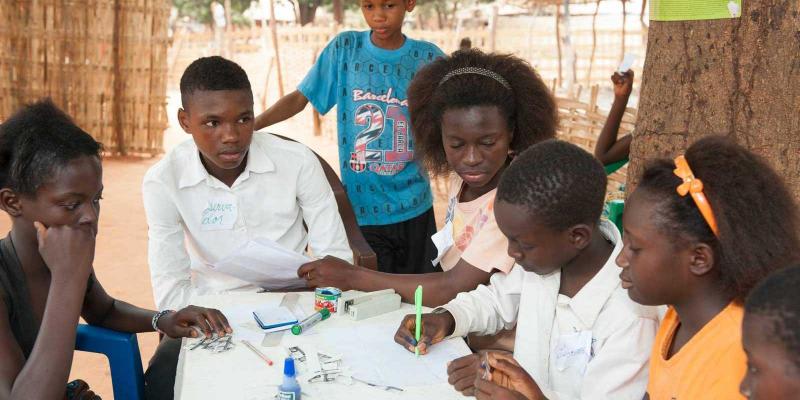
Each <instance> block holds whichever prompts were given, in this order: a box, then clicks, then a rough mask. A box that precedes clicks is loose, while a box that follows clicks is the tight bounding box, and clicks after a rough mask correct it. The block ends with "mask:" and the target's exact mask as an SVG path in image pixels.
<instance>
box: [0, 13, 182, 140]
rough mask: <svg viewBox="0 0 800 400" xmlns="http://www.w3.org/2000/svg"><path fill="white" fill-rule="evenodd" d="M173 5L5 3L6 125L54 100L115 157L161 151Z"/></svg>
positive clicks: (1, 41) (0, 48)
mask: <svg viewBox="0 0 800 400" xmlns="http://www.w3.org/2000/svg"><path fill="white" fill-rule="evenodd" d="M168 17H169V2H168V1H167V0H3V1H2V2H0V120H2V119H5V118H7V117H8V116H9V115H10V114H12V113H13V112H14V111H15V110H16V109H17V108H19V107H20V106H21V105H23V104H26V103H30V102H32V101H35V100H37V99H40V98H43V97H50V98H52V99H53V101H54V102H55V103H56V104H58V105H59V106H60V107H61V108H62V109H63V110H64V111H65V112H67V113H68V114H69V115H71V116H72V117H73V118H74V119H75V121H76V122H77V123H78V125H80V126H81V127H82V128H83V129H84V130H86V131H87V132H89V133H90V134H91V135H93V136H94V137H95V139H97V140H98V141H100V142H102V143H103V144H104V147H105V150H106V152H107V153H109V154H114V155H128V154H132V155H153V154H157V153H159V152H161V149H162V139H163V131H164V129H165V128H166V127H167V116H166V108H165V106H166V84H167V81H166V79H167V47H168V40H167V20H168Z"/></svg>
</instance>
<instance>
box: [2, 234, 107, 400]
mask: <svg viewBox="0 0 800 400" xmlns="http://www.w3.org/2000/svg"><path fill="white" fill-rule="evenodd" d="M36 225H37V226H36V229H37V235H38V239H39V253H40V254H41V256H42V258H43V259H44V261H45V263H46V265H47V266H48V268H49V269H50V273H51V278H50V289H49V291H48V293H47V302H46V304H45V309H44V314H43V315H42V321H41V325H40V328H39V333H38V336H37V337H36V342H35V344H34V346H33V350H32V351H31V354H30V357H29V358H28V359H27V360H26V359H25V357H24V355H23V352H22V349H21V348H20V346H19V344H18V343H17V341H16V339H15V338H14V335H13V334H12V333H11V326H10V324H9V321H8V319H7V318H6V317H5V316H6V315H8V310H7V308H6V307H9V305H7V304H4V303H3V302H2V301H0V399H43V400H61V399H63V398H64V394H65V391H66V384H67V378H69V370H70V367H71V366H72V354H73V352H74V351H75V327H76V325H77V323H78V316H79V315H80V310H81V303H82V302H83V297H84V294H85V292H86V282H87V281H88V277H89V273H90V272H91V268H92V267H91V265H92V260H93V258H94V243H95V242H94V232H92V231H91V230H90V229H88V228H85V227H79V228H73V227H69V226H59V227H50V228H44V226H42V225H41V224H39V223H36Z"/></svg>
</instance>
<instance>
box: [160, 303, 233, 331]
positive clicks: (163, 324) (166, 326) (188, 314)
mask: <svg viewBox="0 0 800 400" xmlns="http://www.w3.org/2000/svg"><path fill="white" fill-rule="evenodd" d="M158 329H160V330H161V331H162V332H164V334H166V335H167V336H169V337H171V338H180V337H198V336H199V335H200V333H202V334H203V335H205V336H209V337H210V336H211V335H213V334H214V333H216V334H217V336H225V335H226V334H229V333H232V332H233V329H231V326H230V324H228V319H227V318H225V316H224V315H222V313H221V312H220V311H219V310H215V309H212V308H204V307H197V306H188V307H186V308H184V309H181V310H180V311H177V312H173V313H168V314H166V315H164V316H162V317H161V318H159V319H158Z"/></svg>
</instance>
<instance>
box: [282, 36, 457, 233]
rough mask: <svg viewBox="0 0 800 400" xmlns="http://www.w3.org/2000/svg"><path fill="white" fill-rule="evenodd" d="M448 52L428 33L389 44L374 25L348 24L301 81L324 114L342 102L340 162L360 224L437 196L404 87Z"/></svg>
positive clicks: (417, 208)
mask: <svg viewBox="0 0 800 400" xmlns="http://www.w3.org/2000/svg"><path fill="white" fill-rule="evenodd" d="M442 55H444V53H442V51H441V50H440V49H439V48H438V47H436V45H434V44H431V43H428V42H424V41H419V40H413V39H409V38H406V40H405V43H403V46H402V47H400V48H399V49H396V50H386V49H382V48H380V47H377V46H375V45H374V44H373V43H372V41H371V40H370V31H364V32H354V31H349V32H342V33H340V34H339V35H337V36H336V38H334V39H333V40H332V41H331V42H330V43H329V44H328V46H327V47H325V49H324V50H323V51H322V53H321V54H320V56H319V58H318V59H317V62H316V64H314V67H312V68H311V71H309V73H308V75H306V77H305V79H303V81H302V82H301V83H300V85H299V86H298V87H297V89H298V90H299V91H300V92H302V93H303V95H305V96H306V98H307V99H308V100H309V101H310V102H311V104H312V105H313V106H314V108H316V109H317V111H319V112H320V113H322V114H324V113H326V112H328V110H330V109H331V108H332V107H333V106H334V105H336V106H337V113H338V115H337V118H336V119H337V121H338V132H339V139H338V140H339V161H340V166H339V167H340V170H341V173H342V182H343V184H344V187H345V190H346V191H347V196H348V197H349V198H350V202H351V203H352V204H353V210H354V211H355V214H356V218H357V219H358V224H359V225H388V224H394V223H398V222H402V221H406V220H409V219H411V218H414V217H416V216H418V215H420V214H422V213H424V212H425V211H427V210H428V209H429V208H430V207H431V205H432V204H433V201H432V196H431V190H430V183H429V182H428V178H427V174H425V172H424V170H423V169H422V168H421V166H420V165H419V164H418V163H417V162H415V161H414V140H413V138H412V135H411V125H410V119H409V115H408V100H407V98H406V89H408V84H409V83H410V82H411V78H413V77H414V74H415V73H416V72H417V70H418V69H419V68H421V67H422V66H423V65H425V64H427V63H429V62H431V61H433V60H434V59H435V58H437V57H439V56H442Z"/></svg>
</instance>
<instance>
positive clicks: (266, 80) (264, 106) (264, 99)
mask: <svg viewBox="0 0 800 400" xmlns="http://www.w3.org/2000/svg"><path fill="white" fill-rule="evenodd" d="M273 65H275V58H273V57H270V58H269V67H267V77H266V78H264V93H263V95H262V96H261V109H262V110H266V109H267V95H268V94H269V77H270V75H272V66H273Z"/></svg>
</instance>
